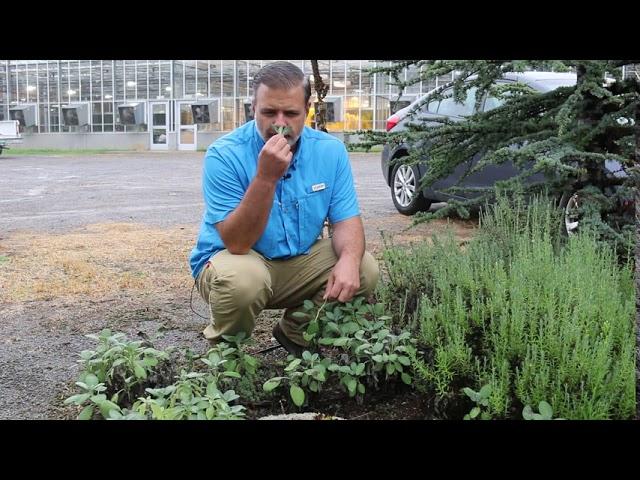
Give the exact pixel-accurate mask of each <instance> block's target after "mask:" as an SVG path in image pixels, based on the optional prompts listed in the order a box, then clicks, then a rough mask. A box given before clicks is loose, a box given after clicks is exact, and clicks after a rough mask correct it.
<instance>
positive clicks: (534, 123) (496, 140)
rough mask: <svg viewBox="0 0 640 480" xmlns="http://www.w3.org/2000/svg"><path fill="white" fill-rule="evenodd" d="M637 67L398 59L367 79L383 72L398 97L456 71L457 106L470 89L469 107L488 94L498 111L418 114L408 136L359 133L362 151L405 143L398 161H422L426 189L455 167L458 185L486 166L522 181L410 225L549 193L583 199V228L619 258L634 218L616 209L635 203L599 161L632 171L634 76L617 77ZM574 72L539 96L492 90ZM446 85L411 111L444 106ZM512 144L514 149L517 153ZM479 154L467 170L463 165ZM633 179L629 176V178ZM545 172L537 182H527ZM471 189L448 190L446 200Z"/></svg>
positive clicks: (637, 90) (517, 88)
mask: <svg viewBox="0 0 640 480" xmlns="http://www.w3.org/2000/svg"><path fill="white" fill-rule="evenodd" d="M635 63H640V60H604V61H596V60H562V61H561V60H553V61H550V60H542V61H541V60H538V61H519V60H453V61H451V60H403V61H392V62H388V64H386V65H384V66H381V67H377V68H375V69H372V70H371V72H383V73H389V74H390V75H391V77H392V78H393V81H392V82H391V83H392V84H393V85H396V86H398V87H399V90H400V91H402V90H403V89H404V88H405V87H407V86H409V85H412V84H414V83H417V82H419V81H426V82H428V81H430V80H433V79H435V78H436V77H440V76H442V75H448V74H449V75H450V74H451V73H452V72H455V73H456V74H455V80H454V81H453V82H452V84H453V95H454V97H455V98H456V99H457V100H458V101H460V102H462V100H463V99H465V98H466V95H467V91H468V90H469V89H470V88H473V87H476V88H477V92H476V99H477V102H480V101H481V99H482V98H483V96H484V95H485V94H491V95H494V96H497V97H498V98H501V99H502V100H503V101H504V103H503V104H502V105H501V106H499V107H498V108H495V109H494V110H490V111H487V112H480V113H476V114H475V115H473V116H471V117H469V118H468V119H467V121H465V122H452V121H448V120H436V121H435V122H434V120H433V119H430V121H429V123H425V122H421V121H420V119H419V117H418V116H417V115H415V116H414V117H413V121H412V122H411V123H410V124H409V128H408V129H407V130H405V131H402V132H398V133H395V134H393V133H384V132H360V133H364V138H365V142H364V144H365V145H369V146H370V145H374V144H379V143H384V142H397V143H401V142H406V143H408V144H410V145H411V147H412V148H411V149H410V152H411V153H410V155H409V156H408V157H404V158H403V159H402V162H403V163H415V162H419V161H422V160H424V159H425V158H427V159H428V172H427V175H426V176H425V177H424V178H423V179H422V185H423V186H430V185H432V184H433V183H434V182H436V181H437V180H439V179H442V178H444V177H446V176H447V175H449V174H450V173H451V172H453V171H454V170H455V168H456V167H458V166H459V165H460V164H466V165H468V166H469V168H468V169H467V171H466V174H465V176H464V177H463V178H465V177H466V176H467V175H469V174H471V173H475V172H477V171H480V170H482V169H483V168H486V167H487V166H488V165H493V164H501V163H503V162H506V161H511V162H513V163H514V165H516V166H517V167H518V168H519V169H520V171H521V174H520V175H518V176H517V177H514V178H512V179H510V180H507V181H500V182H497V183H496V185H495V187H493V188H488V189H483V190H477V189H475V190H474V195H475V196H474V197H473V198H472V199H470V200H467V201H459V200H451V201H449V202H448V204H447V206H446V207H445V208H443V209H440V210H438V211H437V212H434V213H427V214H421V215H420V214H419V215H417V216H416V220H417V221H418V222H419V221H422V220H424V219H429V218H441V217H444V216H448V215H452V214H457V215H458V216H461V217H463V218H466V217H468V216H469V214H470V210H471V209H473V208H478V207H482V206H483V205H484V204H485V203H486V202H487V201H491V200H493V198H495V196H496V194H497V193H498V192H504V193H506V194H509V193H515V192H519V193H521V194H524V195H530V194H533V193H536V192H540V191H547V192H548V193H549V194H551V195H553V196H556V197H557V198H558V199H560V198H561V196H562V195H563V194H564V196H565V199H566V198H568V197H569V196H570V195H572V194H575V193H577V192H578V193H579V194H580V199H581V202H580V207H579V208H580V212H579V214H580V228H583V227H584V228H588V227H595V228H596V230H597V231H598V232H599V234H600V236H601V238H603V239H605V240H607V241H609V242H611V244H612V245H613V246H614V247H615V248H617V250H618V251H619V253H621V255H624V254H625V252H629V248H631V245H632V243H633V239H634V226H633V218H632V216H630V215H626V216H625V215H624V212H623V211H622V209H621V208H620V206H621V205H622V204H623V203H624V202H625V201H628V200H629V199H633V192H634V190H633V182H634V176H633V175H631V176H630V177H629V179H628V180H627V181H626V185H625V186H623V187H622V188H618V189H616V191H615V192H613V191H612V190H611V189H610V188H609V187H610V181H609V180H610V179H609V178H607V175H605V174H604V172H605V171H606V170H605V169H604V163H605V161H606V160H616V161H618V162H620V163H621V164H622V165H623V166H624V167H625V169H632V167H633V164H634V156H635V154H636V153H635V145H636V140H635V137H636V135H637V129H638V128H639V125H638V120H639V119H638V118H636V115H637V108H638V102H639V98H640V83H639V81H638V79H637V78H622V69H621V67H622V66H624V65H632V64H635ZM409 67H415V69H416V70H417V71H419V74H418V75H416V76H414V77H413V78H411V79H409V80H406V81H404V80H402V79H401V73H402V71H403V69H404V68H409ZM526 70H538V71H549V70H553V71H575V72H576V74H577V83H576V85H575V86H570V87H560V88H557V89H556V90H553V91H550V92H545V93H540V92H536V91H533V90H532V89H530V88H529V87H528V86H526V85H524V84H517V83H516V84H510V85H507V86H501V87H497V86H496V85H495V83H494V82H495V80H496V79H499V78H501V77H502V76H503V75H504V74H505V73H507V72H522V71H526ZM449 86H450V84H445V85H441V86H440V87H438V88H437V89H435V90H434V91H433V92H432V93H431V94H430V95H428V96H426V97H425V98H424V99H423V100H422V101H421V102H420V103H419V104H418V105H416V108H414V109H412V110H413V112H417V111H418V110H419V109H420V107H422V106H423V105H425V104H428V103H429V102H431V101H432V100H437V99H441V98H442V93H443V91H444V90H445V89H446V88H448V87H449ZM514 146H517V147H515V148H514ZM479 152H482V153H483V156H482V159H481V160H480V161H479V162H478V163H477V164H476V165H475V166H473V167H471V164H470V163H469V162H468V160H469V159H470V158H471V157H473V155H474V154H476V153H479ZM629 171H630V172H631V170H629ZM537 173H544V175H545V180H544V181H542V182H535V183H530V182H525V180H526V179H527V178H529V177H530V176H532V175H535V174H537ZM456 190H457V191H465V190H467V191H468V190H469V189H468V188H465V187H463V186H460V185H458V186H453V187H451V189H450V192H455V191H456Z"/></svg>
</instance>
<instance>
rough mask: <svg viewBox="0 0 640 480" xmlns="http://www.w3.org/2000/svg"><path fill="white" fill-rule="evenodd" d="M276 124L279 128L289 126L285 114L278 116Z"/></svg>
mask: <svg viewBox="0 0 640 480" xmlns="http://www.w3.org/2000/svg"><path fill="white" fill-rule="evenodd" d="M276 123H277V124H278V126H280V125H286V124H287V122H286V121H285V116H284V113H278V114H276Z"/></svg>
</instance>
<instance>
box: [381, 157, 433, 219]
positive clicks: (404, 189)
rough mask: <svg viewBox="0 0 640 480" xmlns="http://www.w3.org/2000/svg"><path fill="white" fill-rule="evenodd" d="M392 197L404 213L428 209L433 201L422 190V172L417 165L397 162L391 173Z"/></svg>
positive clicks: (411, 213) (398, 208) (408, 213)
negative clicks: (428, 199) (425, 196)
mask: <svg viewBox="0 0 640 480" xmlns="http://www.w3.org/2000/svg"><path fill="white" fill-rule="evenodd" d="M391 198H392V199H393V204H394V205H395V207H396V210H398V211H399V212H400V213H402V214H403V215H413V214H414V213H416V212H419V211H424V210H428V209H429V207H430V206H431V202H429V201H427V200H426V199H425V198H424V197H423V196H422V192H421V191H420V173H419V172H418V169H417V167H416V166H415V165H405V164H402V163H399V164H397V165H396V166H395V167H394V168H393V173H392V174H391Z"/></svg>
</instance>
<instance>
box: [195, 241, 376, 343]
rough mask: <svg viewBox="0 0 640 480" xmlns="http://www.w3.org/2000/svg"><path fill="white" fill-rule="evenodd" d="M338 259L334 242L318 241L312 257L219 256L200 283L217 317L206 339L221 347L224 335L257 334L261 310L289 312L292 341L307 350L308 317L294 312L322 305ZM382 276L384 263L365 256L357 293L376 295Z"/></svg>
mask: <svg viewBox="0 0 640 480" xmlns="http://www.w3.org/2000/svg"><path fill="white" fill-rule="evenodd" d="M337 261H338V258H337V257H336V254H335V252H334V251H333V248H332V246H331V239H328V238H327V239H321V240H318V241H317V242H316V243H315V244H314V245H313V246H312V247H311V251H310V252H309V254H308V255H300V256H298V257H294V258H290V259H286V260H267V259H266V258H265V257H263V256H262V255H260V254H259V253H257V252H255V251H254V250H250V251H249V253H248V254H246V255H233V254H232V253H229V252H228V251H227V250H223V251H221V252H219V253H218V254H217V255H215V256H214V257H213V258H211V260H209V262H208V263H207V264H206V265H205V266H204V268H203V269H202V271H201V272H200V274H199V275H198V278H197V280H196V285H197V287H198V291H199V292H200V295H201V296H202V298H203V299H204V301H205V302H207V303H208V304H209V311H210V313H211V323H210V324H209V325H208V326H207V328H205V329H204V332H203V333H204V336H205V337H206V338H207V339H208V340H209V341H210V342H211V343H215V342H217V341H218V340H220V339H221V337H222V335H236V334H237V333H239V332H241V331H242V332H246V333H247V335H251V332H252V331H253V328H254V326H255V318H256V316H257V315H258V314H259V313H260V311H262V310H263V309H265V308H272V309H280V308H285V309H286V310H285V313H284V316H283V318H282V320H281V321H280V327H281V328H282V331H283V332H284V334H285V335H286V336H287V337H288V338H289V339H291V340H292V341H294V342H296V343H298V344H300V345H305V346H306V345H307V344H308V342H306V341H305V340H304V339H303V337H302V332H303V331H304V327H305V324H306V323H307V322H308V319H298V318H295V317H293V316H292V314H293V313H294V312H296V311H298V310H302V304H303V302H304V301H305V300H312V301H313V302H315V303H316V305H322V303H323V302H324V301H323V300H322V296H323V295H324V290H325V288H326V285H327V279H328V278H329V273H330V272H331V269H332V268H333V267H334V265H335V264H336V262H337ZM378 277H379V270H378V263H377V262H376V260H375V259H374V258H373V256H372V255H371V254H370V253H369V252H365V254H364V256H363V258H362V262H361V264H360V289H359V290H358V291H357V293H356V295H369V294H370V293H371V292H373V289H374V288H375V286H376V284H377V283H378Z"/></svg>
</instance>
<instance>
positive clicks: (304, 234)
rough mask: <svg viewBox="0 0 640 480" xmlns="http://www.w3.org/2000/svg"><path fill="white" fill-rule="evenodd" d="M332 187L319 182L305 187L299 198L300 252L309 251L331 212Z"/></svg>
mask: <svg viewBox="0 0 640 480" xmlns="http://www.w3.org/2000/svg"><path fill="white" fill-rule="evenodd" d="M330 200H331V189H330V188H329V184H328V183H327V182H318V183H315V184H313V185H311V186H309V187H307V188H306V189H305V193H304V195H303V196H302V197H301V198H299V199H298V205H297V207H298V218H299V222H298V228H299V230H298V237H299V245H298V246H299V251H300V253H307V252H308V251H309V249H310V248H311V246H312V245H313V244H314V243H315V242H316V240H317V239H318V237H319V236H320V233H321V232H322V226H323V224H324V220H325V218H326V217H327V214H328V213H329V202H330Z"/></svg>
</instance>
